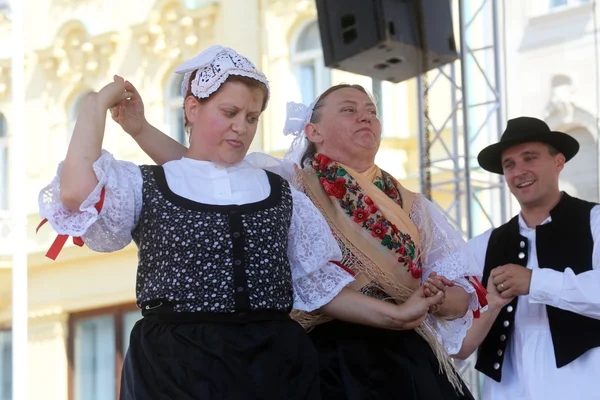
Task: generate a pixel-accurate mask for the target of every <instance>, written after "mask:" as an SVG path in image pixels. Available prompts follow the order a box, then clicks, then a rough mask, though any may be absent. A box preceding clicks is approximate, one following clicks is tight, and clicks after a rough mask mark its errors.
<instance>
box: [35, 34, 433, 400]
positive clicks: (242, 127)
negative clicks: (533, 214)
mask: <svg viewBox="0 0 600 400" xmlns="http://www.w3.org/2000/svg"><path fill="white" fill-rule="evenodd" d="M176 72H179V73H183V74H185V75H184V84H183V85H182V95H183V97H184V111H185V117H186V126H187V127H188V128H189V131H190V135H191V146H190V148H189V149H187V150H186V151H185V153H184V154H182V155H183V157H179V158H178V159H177V160H175V161H172V162H169V163H166V164H165V165H163V166H137V165H134V164H132V163H128V162H123V161H116V160H115V159H114V158H113V156H112V155H111V154H110V153H108V152H107V151H104V150H102V139H103V134H104V121H105V115H106V111H107V110H108V109H109V108H111V107H113V106H115V105H116V108H114V109H113V115H114V116H115V118H117V119H119V118H124V117H125V116H126V114H125V110H126V109H127V107H125V108H123V113H122V114H120V116H119V110H120V106H118V105H119V104H127V106H131V107H133V108H135V107H137V106H140V105H141V101H140V102H137V100H136V99H137V98H138V97H136V96H137V93H136V91H135V89H134V88H133V85H131V84H130V83H129V82H125V81H124V80H123V79H122V78H120V77H115V80H114V82H112V83H110V84H108V85H106V86H105V87H104V88H102V89H101V90H100V91H99V92H98V93H93V94H91V95H89V96H88V97H86V99H85V101H84V103H83V105H82V110H81V112H80V115H79V117H78V119H77V124H76V126H75V130H74V133H73V138H72V140H71V143H70V145H69V150H68V153H67V156H66V159H65V161H64V162H63V163H61V165H60V166H59V169H58V173H57V176H56V177H55V178H54V180H53V181H52V183H51V184H50V185H48V186H47V187H45V188H44V189H43V190H42V191H41V193H40V198H39V205H40V212H41V215H42V216H43V217H45V218H47V220H48V221H49V222H50V223H51V225H52V227H53V228H54V229H55V230H56V231H57V232H58V233H59V234H60V236H59V240H58V241H57V242H56V243H57V244H56V245H55V246H53V248H52V249H51V251H50V253H49V254H48V256H49V257H51V258H55V257H56V256H57V254H58V252H59V251H60V246H61V245H60V243H61V242H62V241H63V240H64V239H65V238H66V235H71V236H73V237H75V238H76V240H77V241H78V243H80V244H81V242H82V241H84V242H85V243H86V244H87V245H88V246H89V247H90V248H92V249H93V250H96V251H104V252H111V251H116V250H119V249H121V248H123V247H125V246H126V245H127V244H129V243H130V242H131V241H132V240H133V241H134V242H135V243H136V245H137V246H138V258H139V264H138V271H137V284H136V297H137V304H138V306H139V307H140V308H142V314H143V316H144V318H143V319H141V320H140V321H138V322H137V323H136V325H135V327H134V329H133V331H132V333H131V340H130V347H129V349H128V352H127V356H126V357H125V361H124V366H123V374H122V384H121V396H120V398H121V399H122V400H129V399H144V400H146V399H158V398H161V399H162V398H169V399H182V400H183V399H200V398H201V399H227V400H231V399H233V400H235V399H247V400H251V399H252V400H254V399H259V398H260V399H273V400H275V399H277V400H279V399H298V400H300V399H319V398H320V396H319V390H320V388H319V379H318V378H319V375H318V370H319V368H318V356H317V354H316V352H315V349H314V347H313V345H312V344H311V342H310V340H309V339H308V337H307V335H306V333H305V331H304V330H303V329H302V328H301V327H300V326H299V325H298V323H297V322H295V321H293V320H292V319H290V317H289V314H290V311H291V310H292V308H294V309H296V310H301V311H302V312H312V311H314V310H317V309H319V310H322V311H323V312H326V313H328V315H331V316H333V317H335V318H337V319H340V320H347V321H353V322H355V323H359V324H364V325H372V326H377V327H380V328H388V329H412V328H414V327H416V326H418V325H420V324H421V323H422V321H423V320H424V319H425V317H426V315H427V311H428V309H429V308H430V307H432V306H435V305H436V304H439V303H440V302H441V300H442V295H441V294H440V295H438V296H437V297H434V298H428V297H426V295H425V292H424V290H421V291H420V292H415V294H414V295H413V296H412V297H411V298H410V299H409V300H408V301H407V302H406V303H404V304H400V305H396V304H390V303H386V302H384V301H381V300H378V299H370V298H369V299H368V301H365V296H363V295H361V294H360V293H358V292H356V291H353V290H351V289H349V288H346V285H348V284H350V283H352V282H353V281H354V279H353V276H352V274H351V273H349V272H348V271H347V270H345V269H344V268H342V267H341V266H340V261H341V260H342V254H341V252H340V249H339V247H338V245H337V243H336V241H335V239H334V238H333V236H332V234H331V230H330V228H329V226H328V225H327V223H326V221H325V219H324V218H323V216H322V215H321V214H320V213H319V211H318V210H317V208H316V207H315V206H314V205H313V203H312V202H311V201H310V200H309V199H308V198H307V197H306V196H305V195H304V194H303V193H301V192H299V191H298V190H296V189H294V188H292V187H291V186H290V184H289V183H288V182H287V181H286V180H284V179H282V178H281V177H280V176H278V175H276V174H273V173H271V172H265V171H264V170H262V169H259V168H257V167H254V166H252V165H251V164H249V163H248V162H246V161H244V157H245V155H246V152H247V150H248V147H249V146H250V143H251V142H252V139H253V137H254V134H255V132H256V128H257V124H258V118H259V116H260V115H261V113H262V111H263V110H264V109H265V108H266V106H267V101H268V98H269V86H268V82H267V80H266V78H265V76H264V75H263V74H262V73H261V72H260V71H258V70H257V69H256V68H255V67H254V65H253V64H252V63H251V62H250V61H248V60H247V59H246V58H245V57H243V56H241V55H239V54H238V53H236V52H235V51H234V50H232V49H229V48H223V47H220V46H214V47H211V48H209V49H208V50H206V51H204V52H202V53H201V54H200V55H198V56H197V57H195V58H193V59H191V60H189V61H187V62H186V63H184V64H183V65H182V66H181V67H179V68H177V70H176ZM122 102H124V103H122ZM142 115H143V113H142ZM129 121H130V123H132V124H135V123H136V120H135V119H129Z"/></svg>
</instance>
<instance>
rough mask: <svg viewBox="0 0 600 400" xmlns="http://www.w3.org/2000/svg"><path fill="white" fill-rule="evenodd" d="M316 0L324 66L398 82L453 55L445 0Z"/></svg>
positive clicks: (449, 15) (440, 63)
mask: <svg viewBox="0 0 600 400" xmlns="http://www.w3.org/2000/svg"><path fill="white" fill-rule="evenodd" d="M316 2H317V13H318V18H319V29H320V31H321V43H322V46H323V56H324V59H325V65H326V66H328V67H330V68H337V69H340V70H344V71H348V72H353V73H356V74H361V75H366V76H370V77H372V78H374V79H379V80H386V81H391V82H401V81H404V80H406V79H410V78H413V77H415V76H418V75H420V74H422V73H424V72H427V71H429V70H431V69H433V68H436V67H440V66H442V65H444V64H447V63H451V62H453V61H455V60H457V59H458V58H459V55H458V52H457V51H456V43H455V41H454V32H453V29H452V13H451V9H450V0H316ZM421 28H422V29H421ZM424 51H426V55H427V63H424V62H423V52H424Z"/></svg>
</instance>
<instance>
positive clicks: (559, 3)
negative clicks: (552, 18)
mask: <svg viewBox="0 0 600 400" xmlns="http://www.w3.org/2000/svg"><path fill="white" fill-rule="evenodd" d="M549 2H550V8H557V7H565V6H577V5H579V4H585V3H589V2H590V0H549Z"/></svg>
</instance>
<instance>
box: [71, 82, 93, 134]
mask: <svg viewBox="0 0 600 400" xmlns="http://www.w3.org/2000/svg"><path fill="white" fill-rule="evenodd" d="M88 93H89V91H86V92H84V93H80V94H79V95H77V96H76V97H75V99H74V100H73V101H72V102H71V105H70V106H69V109H68V110H67V118H68V125H67V142H69V141H71V137H72V136H73V129H75V122H77V117H78V116H79V111H80V110H81V104H82V103H83V99H84V98H85V96H86V95H87V94H88Z"/></svg>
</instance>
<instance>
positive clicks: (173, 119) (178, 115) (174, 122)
mask: <svg viewBox="0 0 600 400" xmlns="http://www.w3.org/2000/svg"><path fill="white" fill-rule="evenodd" d="M182 81H183V75H181V74H176V75H175V76H174V77H173V79H171V81H170V82H169V84H168V85H167V93H166V96H165V97H166V99H165V105H166V110H165V117H166V121H165V124H166V125H167V132H168V134H169V136H171V137H172V138H173V139H175V140H177V141H178V142H179V143H181V144H183V145H185V146H189V138H188V135H187V133H186V132H185V126H184V122H183V121H184V120H183V99H182V97H181V82H182Z"/></svg>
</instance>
